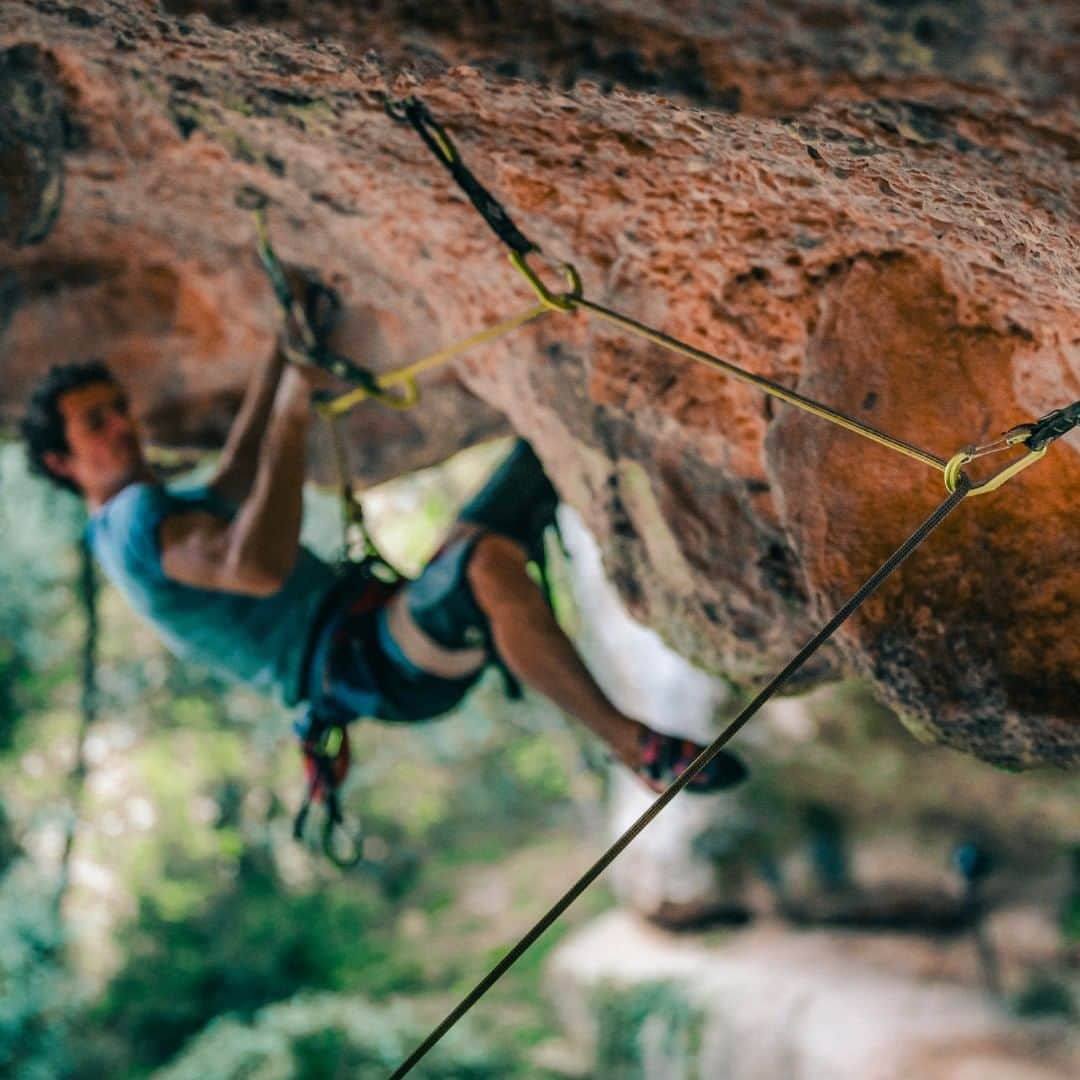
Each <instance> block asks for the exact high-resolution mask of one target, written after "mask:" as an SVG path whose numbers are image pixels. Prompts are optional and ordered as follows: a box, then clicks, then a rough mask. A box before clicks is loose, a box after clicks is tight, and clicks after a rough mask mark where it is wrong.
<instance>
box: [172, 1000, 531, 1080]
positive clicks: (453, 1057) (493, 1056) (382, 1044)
mask: <svg viewBox="0 0 1080 1080" xmlns="http://www.w3.org/2000/svg"><path fill="white" fill-rule="evenodd" d="M428 1030H429V1029H428V1027H427V1026H426V1024H423V1023H421V1022H420V1021H419V1019H418V1018H417V1016H416V1015H415V1013H414V1012H413V1011H412V1009H410V1008H409V1007H408V1006H405V1005H403V1004H398V1005H395V1006H391V1007H377V1006H375V1005H373V1004H371V1002H369V1001H367V1000H365V999H364V998H355V997H342V996H326V995H322V996H317V995H316V996H310V995H303V996H299V997H297V998H296V999H294V1000H292V1001H288V1002H285V1003H282V1004H279V1005H274V1006H271V1007H269V1008H266V1009H263V1010H262V1011H260V1012H259V1013H257V1014H256V1015H255V1016H254V1017H253V1018H252V1021H251V1023H243V1022H241V1021H239V1020H237V1019H235V1018H231V1017H230V1018H226V1019H222V1020H219V1021H217V1022H216V1023H214V1024H213V1025H211V1026H210V1027H209V1028H208V1029H207V1030H206V1031H205V1032H204V1033H203V1034H202V1035H200V1036H199V1037H198V1038H197V1039H195V1040H193V1041H192V1043H191V1044H190V1046H189V1047H188V1048H187V1049H186V1051H185V1052H184V1054H183V1055H182V1056H181V1057H180V1058H178V1059H177V1060H176V1061H175V1062H174V1063H173V1064H172V1065H170V1066H169V1067H168V1068H167V1069H163V1070H161V1071H159V1072H157V1073H155V1075H154V1080H240V1078H244V1080H385V1078H386V1076H387V1075H388V1074H389V1073H391V1072H392V1071H393V1069H394V1068H395V1067H396V1066H397V1065H400V1064H401V1062H402V1061H403V1060H404V1058H405V1057H406V1056H407V1055H408V1054H409V1053H410V1052H411V1051H412V1050H413V1048H414V1047H415V1046H417V1045H418V1044H419V1043H420V1042H421V1040H422V1039H423V1038H424V1036H425V1035H426V1034H427V1033H428ZM412 1075H413V1076H415V1077H416V1078H417V1080H496V1078H510V1077H513V1076H516V1075H519V1074H518V1072H517V1070H516V1068H515V1066H514V1064H513V1062H512V1059H511V1057H510V1056H509V1055H508V1053H507V1052H506V1051H505V1050H500V1049H498V1048H495V1047H492V1046H491V1045H490V1044H488V1043H487V1042H486V1041H485V1040H482V1039H481V1038H479V1037H478V1035H477V1032H476V1030H475V1029H474V1028H473V1027H472V1025H471V1024H470V1023H469V1022H468V1020H466V1021H465V1022H464V1023H463V1024H462V1025H461V1026H460V1027H458V1028H455V1029H454V1030H453V1031H451V1032H450V1033H449V1034H448V1035H447V1037H446V1038H445V1039H444V1040H443V1041H442V1042H441V1043H440V1044H439V1045H438V1046H436V1047H435V1048H434V1049H433V1050H432V1051H431V1053H430V1054H429V1055H428V1056H427V1057H426V1058H425V1059H424V1061H423V1062H422V1063H421V1064H420V1065H418V1066H417V1068H416V1070H415V1071H414V1072H413V1074H412Z"/></svg>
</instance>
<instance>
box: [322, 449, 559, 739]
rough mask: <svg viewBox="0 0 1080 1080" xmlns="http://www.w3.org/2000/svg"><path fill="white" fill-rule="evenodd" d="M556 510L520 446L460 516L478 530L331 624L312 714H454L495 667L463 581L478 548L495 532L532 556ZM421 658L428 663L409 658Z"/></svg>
mask: <svg viewBox="0 0 1080 1080" xmlns="http://www.w3.org/2000/svg"><path fill="white" fill-rule="evenodd" d="M557 502H558V497H557V496H556V494H555V491H554V489H553V488H552V486H551V484H550V482H549V481H548V479H547V477H546V476H545V475H544V470H543V467H542V466H541V464H540V462H539V460H538V459H537V457H536V455H535V454H534V453H533V451H532V448H531V447H530V446H529V444H528V443H526V442H524V441H523V440H518V442H517V443H516V444H515V446H514V448H513V449H512V450H511V452H510V453H509V455H508V456H507V457H506V459H505V460H504V461H503V462H502V463H501V464H500V465H499V467H498V468H497V469H496V470H495V472H494V474H493V475H492V476H491V478H490V479H489V480H488V481H487V483H486V484H485V485H484V486H483V488H482V489H481V490H480V491H479V492H478V493H477V495H476V496H475V497H474V498H473V499H472V500H471V501H470V502H469V503H468V504H467V505H466V506H465V508H464V509H463V510H462V512H461V514H460V516H459V520H460V521H462V522H464V523H466V524H469V525H475V526H477V527H478V530H479V531H477V532H473V533H470V534H468V535H466V536H463V537H459V538H457V539H455V540H451V541H450V542H449V543H448V544H446V545H445V546H444V547H443V548H442V549H440V550H439V552H438V553H437V554H436V555H435V557H434V558H433V559H432V560H431V562H429V563H428V564H427V566H426V567H425V568H424V569H423V571H422V572H421V573H420V575H419V577H417V578H416V579H415V580H413V581H409V582H406V583H404V584H402V585H400V586H399V587H398V588H397V589H396V590H395V591H394V592H393V593H392V594H390V595H388V596H385V597H384V598H382V600H381V601H380V603H379V605H378V606H377V608H375V609H374V610H371V608H370V607H369V606H368V605H366V604H364V603H362V602H361V603H360V604H359V605H354V609H355V610H354V612H353V614H352V615H350V614H348V613H347V612H346V613H344V614H338V615H336V616H335V617H334V620H333V623H334V624H333V626H332V627H330V628H328V629H329V634H328V640H327V641H326V644H324V645H322V647H321V648H317V649H316V659H315V667H316V668H317V669H318V670H316V671H315V672H314V675H315V680H314V681H315V684H316V686H315V691H314V692H313V694H312V696H311V704H312V707H313V708H315V709H317V710H320V711H322V712H323V713H324V714H326V713H329V714H330V715H334V716H337V717H348V718H349V719H352V718H354V717H356V716H374V717H376V718H378V719H380V720H387V721H391V722H401V723H416V722H420V721H424V720H429V719H432V718H434V717H436V716H439V715H441V714H443V713H445V712H448V711H449V710H451V709H453V708H454V707H455V706H456V705H457V704H458V703H459V702H460V701H461V699H462V698H463V697H464V696H465V694H466V693H468V691H469V690H470V689H471V688H472V686H473V685H475V683H476V682H477V680H478V679H479V678H480V675H481V674H482V673H483V670H484V668H485V666H486V665H487V664H488V663H489V662H492V661H497V657H496V656H495V653H494V647H493V644H492V641H491V631H490V627H489V626H488V622H487V618H486V616H485V615H484V613H483V612H482V611H481V609H480V607H479V605H478V604H477V602H476V598H475V597H474V596H473V593H472V588H471V586H470V584H469V579H468V566H469V560H470V558H471V557H472V554H473V552H474V551H475V549H476V544H477V542H478V541H479V540H480V538H481V537H482V536H483V535H484V534H485V533H498V534H500V535H503V536H508V537H510V538H512V539H514V540H516V541H517V542H518V543H520V544H522V546H523V547H525V548H526V549H527V550H532V551H535V550H536V549H537V548H538V547H542V540H541V539H540V537H541V536H542V533H543V529H544V527H545V526H546V525H548V524H550V523H551V521H552V520H553V518H554V512H555V507H556V505H557ZM324 637H327V635H324ZM425 651H426V652H428V653H429V654H430V657H431V662H430V663H423V664H419V663H417V662H415V660H414V659H411V657H412V658H415V657H418V656H424V654H425ZM436 671H437V672H438V673H436ZM339 722H344V721H339Z"/></svg>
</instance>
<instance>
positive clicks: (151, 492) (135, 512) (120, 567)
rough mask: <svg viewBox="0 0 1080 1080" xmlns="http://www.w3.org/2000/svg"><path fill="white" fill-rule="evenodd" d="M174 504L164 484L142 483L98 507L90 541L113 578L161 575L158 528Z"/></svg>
mask: <svg viewBox="0 0 1080 1080" xmlns="http://www.w3.org/2000/svg"><path fill="white" fill-rule="evenodd" d="M171 504H172V500H171V498H170V496H169V493H168V491H166V489H165V488H164V487H163V486H162V485H161V484H159V483H156V482H154V481H143V480H140V481H137V482H135V483H132V484H128V485H127V486H126V487H125V488H123V489H122V490H121V491H118V492H117V493H116V494H115V495H114V496H113V497H112V498H111V499H109V501H108V502H106V503H105V504H104V505H102V506H101V507H99V508H98V510H97V512H96V513H95V514H94V515H93V517H91V519H90V522H89V536H90V542H91V544H92V545H93V548H94V552H95V554H96V555H97V556H98V558H99V560H100V561H101V562H102V564H103V565H104V566H105V568H106V570H107V571H108V572H110V576H113V577H115V576H116V573H117V571H123V572H126V573H133V572H134V573H136V576H143V575H145V573H146V572H148V571H150V572H152V573H159V572H160V551H159V548H158V527H159V525H160V524H161V521H162V518H164V517H165V516H166V515H167V514H168V513H169V511H170V509H171Z"/></svg>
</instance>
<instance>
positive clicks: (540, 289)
mask: <svg viewBox="0 0 1080 1080" xmlns="http://www.w3.org/2000/svg"><path fill="white" fill-rule="evenodd" d="M509 258H510V261H511V262H512V263H513V264H514V267H515V268H516V269H517V271H518V272H519V273H520V274H521V275H522V276H523V277H524V278H525V280H526V281H527V282H528V283H529V284H530V285H531V286H532V287H533V290H534V291H535V293H536V295H537V296H538V297H540V302H541V303H542V304H543V305H544V306H545V307H549V308H551V309H552V310H553V311H573V310H574V308H575V307H577V302H578V300H580V299H581V293H582V289H581V276H580V275H579V274H578V272H577V270H576V269H575V268H574V267H573V266H572V265H571V264H570V263H558V264H556V265H558V267H559V269H560V270H562V272H563V273H564V274H565V275H566V281H567V284H568V285H569V286H570V289H569V291H568V292H564V293H553V292H552V291H551V290H550V289H548V287H547V286H546V285H545V284H544V283H543V282H542V281H541V280H540V276H539V275H538V274H537V273H536V271H535V270H534V269H533V268H532V267H531V266H530V265H529V263H528V260H527V259H526V258H525V256H524V255H519V254H518V253H517V252H516V251H511V252H510V254H509Z"/></svg>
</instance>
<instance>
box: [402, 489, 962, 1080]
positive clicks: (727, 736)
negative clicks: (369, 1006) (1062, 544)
mask: <svg viewBox="0 0 1080 1080" xmlns="http://www.w3.org/2000/svg"><path fill="white" fill-rule="evenodd" d="M970 487H971V485H970V481H969V480H968V479H967V477H966V476H963V475H961V477H960V480H959V481H958V484H957V489H956V490H955V491H954V492H952V493H951V494H950V495H949V496H948V498H946V499H945V501H944V502H943V503H941V505H940V506H938V507H937V509H936V510H934V512H933V513H932V514H930V516H929V517H928V518H926V520H925V521H923V523H922V524H921V525H920V526H919V527H918V528H917V529H916V530H915V531H914V532H913V533H912V534H911V535H910V536H909V537H908V538H907V539H906V540H905V541H904V542H903V543H902V544H901V545H900V547H898V548H897V549H896V551H894V552H893V553H892V554H891V555H890V556H889V557H888V558H887V559H886V560H885V562H883V563H882V564H881V566H880V567H878V569H877V570H875V571H874V573H873V574H871V575H870V577H869V578H867V580H866V581H865V582H864V583H863V584H862V585H861V586H860V587H859V589H857V590H856V591H855V593H853V594H852V596H851V597H850V598H849V599H848V600H847V601H846V602H845V603H844V604H843V605H841V607H840V608H839V609H838V610H837V612H836V614H835V615H833V617H832V618H831V619H829V621H828V622H827V623H826V624H825V625H824V626H823V627H822V628H821V629H820V630H819V631H818V632H817V633H816V634H815V635H814V636H813V637H812V638H811V639H810V640H809V641H808V642H807V643H806V644H805V645H804V646H803V647H802V648H801V649H800V650H799V652H798V653H797V654H796V655H795V656H794V657H793V658H792V659H791V660H790V661H789V662H788V664H787V666H786V667H785V668H784V669H783V670H782V671H781V672H780V673H779V674H778V675H776V676H775V677H774V678H773V679H772V681H771V682H769V684H768V685H767V686H766V687H765V688H764V689H763V690H761V691H760V692H759V693H758V695H757V696H756V697H755V698H754V699H753V701H751V702H750V704H749V705H747V706H746V708H745V709H743V711H742V712H741V713H739V715H738V716H737V717H735V719H734V720H732V721H731V723H730V724H728V726H727V727H726V728H725V729H724V730H723V731H722V732H721V733H720V735H718V736H717V738H716V739H715V740H714V741H713V742H712V743H710V744H709V745H708V746H707V747H706V748H705V749H704V750H702V752H701V753H700V754H699V755H698V756H697V757H696V758H695V759H694V761H693V762H692V763H691V764H690V765H689V766H688V767H687V769H686V771H685V772H683V773H682V774H681V775H679V776H678V777H677V778H676V779H675V780H674V781H673V782H672V784H671V785H670V786H669V787H668V788H667V789H666V790H665V791H664V792H663V794H661V795H660V796H658V797H657V799H656V800H655V801H654V802H653V803H652V804H651V805H650V806H649V808H648V809H647V810H646V811H645V812H644V813H643V814H642V815H641V816H640V817H639V818H638V819H637V820H636V821H635V822H634V823H633V824H632V825H631V826H630V827H629V828H628V829H627V830H626V831H625V832H624V833H623V834H622V835H621V836H620V837H619V838H618V839H617V840H616V841H615V842H614V843H613V844H612V845H611V847H609V848H608V849H607V851H605V852H604V854H603V855H601V856H600V858H599V859H597V860H596V862H595V863H593V865H592V866H591V867H589V869H588V870H586V871H585V873H584V874H582V875H581V877H580V878H578V880H577V881H576V882H574V884H573V885H572V886H571V887H570V888H569V889H568V890H567V891H566V893H564V894H563V896H562V897H561V898H560V899H559V900H558V901H556V903H555V904H553V905H552V907H551V908H550V909H549V910H548V912H547V913H546V914H545V915H544V916H543V917H542V918H541V919H540V920H539V921H538V922H537V923H536V924H535V925H534V926H533V927H532V929H531V930H529V931H528V933H526V934H525V936H524V937H522V938H521V940H520V941H518V943H517V944H516V945H515V946H514V947H513V948H512V949H511V950H510V951H509V952H508V953H507V954H506V955H505V956H504V957H503V958H502V959H501V960H500V961H499V962H498V963H497V964H496V965H495V967H493V968H492V969H491V971H489V972H488V974H487V975H485V976H484V978H483V979H481V980H480V982H479V983H477V985H476V986H475V987H474V988H473V989H472V990H471V991H470V992H469V994H468V995H467V996H466V997H465V998H464V999H463V1000H462V1001H461V1003H460V1004H459V1005H458V1006H457V1007H456V1008H455V1009H454V1010H453V1011H452V1012H451V1013H450V1014H449V1015H448V1016H447V1017H446V1019H445V1020H443V1021H442V1023H441V1024H439V1026H438V1027H437V1028H435V1030H434V1031H432V1033H431V1034H430V1035H429V1036H428V1037H427V1038H426V1039H425V1040H424V1041H423V1042H422V1043H421V1044H420V1046H418V1047H417V1048H416V1050H414V1051H413V1053H412V1054H411V1055H410V1056H409V1057H408V1058H407V1059H406V1060H405V1061H404V1062H403V1063H402V1064H401V1065H400V1066H398V1068H397V1069H396V1070H395V1071H394V1073H393V1074H392V1076H391V1077H390V1080H399V1078H400V1077H403V1076H406V1075H407V1074H408V1073H409V1072H411V1071H412V1069H413V1068H414V1067H415V1066H416V1065H417V1063H418V1062H419V1061H420V1060H421V1059H422V1058H423V1057H424V1056H425V1055H426V1054H427V1053H428V1051H429V1050H430V1049H431V1048H432V1047H433V1046H435V1044H436V1043H437V1042H439V1040H440V1039H441V1038H442V1037H443V1036H444V1035H445V1034H446V1033H447V1032H448V1031H449V1030H450V1028H452V1027H453V1026H454V1024H456V1023H457V1022H458V1020H460V1019H461V1018H462V1017H463V1016H464V1015H465V1013H467V1012H468V1011H469V1009H471V1008H472V1007H473V1005H475V1004H476V1003H477V1002H478V1001H479V1000H480V998H482V997H483V996H484V994H486V993H487V991H488V990H490V989H491V987H492V986H494V984H495V983H496V982H497V981H498V980H499V979H500V978H501V977H502V976H503V975H504V974H505V973H506V972H507V971H508V970H509V969H510V968H511V967H512V966H513V965H514V963H516V962H517V960H519V959H520V958H521V956H522V955H523V954H524V953H525V952H526V950H528V949H529V947H530V946H531V945H532V944H533V943H534V942H535V941H536V940H537V939H538V938H539V937H540V936H541V935H542V934H543V933H544V932H545V931H546V930H547V929H548V928H549V927H550V926H551V925H552V923H554V922H555V921H556V920H557V919H558V918H559V916H561V915H562V913H563V912H564V911H566V909H567V908H568V907H569V906H570V905H571V904H572V903H573V902H574V901H575V900H576V899H577V898H578V897H579V896H580V895H581V894H582V893H583V892H584V891H585V890H586V889H587V888H588V887H589V886H590V885H591V884H592V883H593V882H594V881H595V880H596V879H597V878H598V877H599V876H600V874H602V873H603V872H604V870H606V869H607V868H608V867H609V866H610V865H611V864H612V863H613V862H614V861H615V859H616V857H617V856H618V855H619V854H621V853H622V851H623V850H624V849H625V848H626V847H627V845H628V844H629V843H630V842H631V841H632V840H633V839H634V838H635V837H636V836H637V835H638V834H639V833H641V832H642V831H643V830H644V829H645V828H646V826H648V825H649V824H650V822H652V821H653V819H654V818H655V817H656V816H657V815H658V814H659V813H660V811H661V810H663V809H664V807H665V806H667V805H668V803H670V802H671V800H672V799H674V798H675V796H676V795H678V793H679V792H680V791H682V789H683V788H684V787H686V785H687V784H689V783H690V781H691V780H692V779H693V778H694V776H695V775H696V774H697V773H698V772H700V771H701V770H702V769H703V768H705V766H706V765H708V764H709V762H710V761H712V759H713V758H714V757H716V755H717V754H718V753H720V751H721V750H722V749H723V747H724V746H725V745H726V744H727V743H728V742H730V741H731V739H733V738H734V737H735V735H737V734H738V732H739V731H741V730H742V728H743V727H744V725H745V724H746V723H747V722H748V721H749V720H750V719H751V718H752V717H753V716H754V714H755V713H757V712H758V710H759V709H760V708H761V707H762V706H763V705H764V704H765V703H766V702H767V701H768V700H769V698H771V697H772V696H773V695H774V694H775V693H776V692H777V691H778V690H779V689H780V688H781V687H782V686H783V685H784V684H785V683H786V682H787V681H788V680H789V679H790V678H791V677H792V676H793V675H794V674H795V673H796V672H797V671H798V670H799V668H801V667H802V666H803V664H805V663H806V661H807V660H809V659H810V657H811V656H813V655H814V653H816V652H817V651H818V649H820V648H821V646H822V645H824V644H825V642H827V641H828V640H829V638H831V637H832V635H833V634H834V633H835V632H836V631H837V629H838V628H839V627H840V626H841V625H842V624H843V623H844V622H845V621H846V620H847V619H848V618H850V616H851V615H852V614H854V612H856V611H857V610H858V609H859V607H861V606H862V604H863V603H864V602H865V601H866V600H867V598H868V597H870V596H871V595H872V594H873V593H874V592H875V591H876V590H877V589H878V587H879V586H880V585H881V584H882V583H883V582H884V581H885V579H886V578H888V577H889V575H890V574H892V573H893V571H894V570H896V569H897V567H899V566H900V564H901V563H903V562H904V560H905V559H907V557H908V556H909V555H911V554H912V552H914V551H915V550H916V549H917V548H918V547H919V546H920V545H921V544H922V543H923V541H925V540H926V538H927V537H928V536H929V535H930V534H931V533H932V532H933V531H934V530H935V529H936V528H937V527H938V526H939V525H940V524H941V523H942V522H943V521H944V520H945V518H946V517H948V516H949V514H950V513H952V511H953V510H955V509H956V507H957V506H959V505H960V503H962V502H963V501H964V499H965V498H966V497H967V496H968V493H969V491H970Z"/></svg>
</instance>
